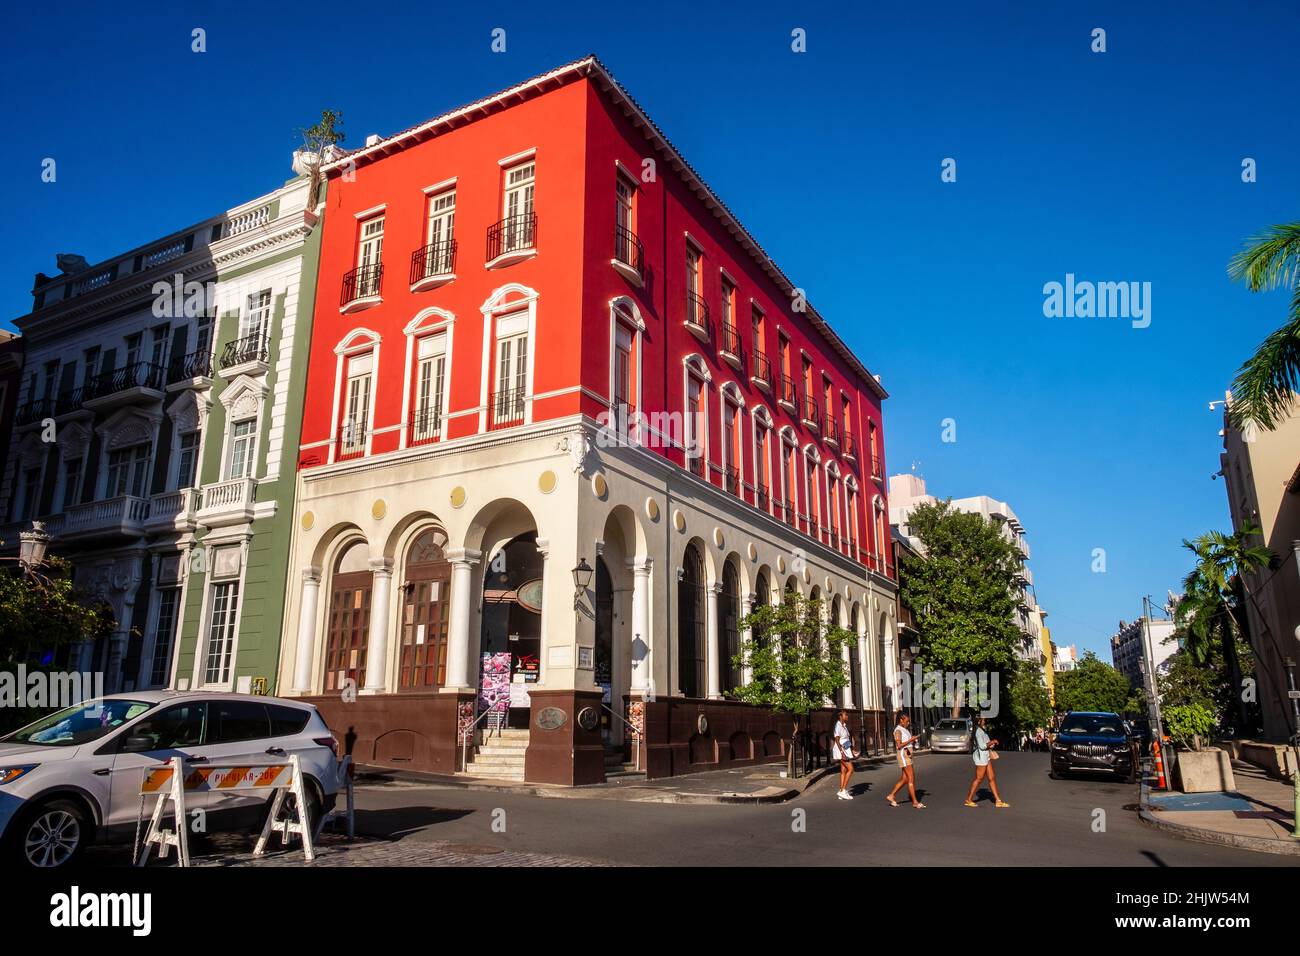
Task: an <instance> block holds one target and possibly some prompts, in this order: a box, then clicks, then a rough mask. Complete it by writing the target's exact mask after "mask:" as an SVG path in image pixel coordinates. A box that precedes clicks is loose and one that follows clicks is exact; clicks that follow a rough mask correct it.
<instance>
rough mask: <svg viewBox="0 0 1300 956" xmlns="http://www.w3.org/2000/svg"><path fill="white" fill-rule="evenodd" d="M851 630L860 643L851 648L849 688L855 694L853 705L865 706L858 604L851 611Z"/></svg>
mask: <svg viewBox="0 0 1300 956" xmlns="http://www.w3.org/2000/svg"><path fill="white" fill-rule="evenodd" d="M849 630H850V631H851V632H853V635H854V637H857V639H858V643H857V644H854V645H853V646H852V647H850V648H849V690H850V692H851V693H852V694H853V700H852V705H853V706H854V707H863V706H865V704H866V702H865V701H863V699H862V663H861V662H862V648H861V646H860V645H861V643H862V637H861V636H860V635H859V634H858V606H857V605H856V604H854V605H853V607H852V608H851V609H850V611H849Z"/></svg>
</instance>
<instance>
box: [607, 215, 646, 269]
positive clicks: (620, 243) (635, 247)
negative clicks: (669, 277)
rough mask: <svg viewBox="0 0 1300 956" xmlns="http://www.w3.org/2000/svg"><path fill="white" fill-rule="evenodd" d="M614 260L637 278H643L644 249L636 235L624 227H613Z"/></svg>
mask: <svg viewBox="0 0 1300 956" xmlns="http://www.w3.org/2000/svg"><path fill="white" fill-rule="evenodd" d="M614 258H615V260H617V261H618V262H621V263H623V265H625V266H627V267H628V268H629V269H631V270H632V271H633V272H635V273H636V274H637V276H638V277H639V278H641V279H644V278H645V249H644V247H643V246H642V245H641V240H640V239H638V238H637V236H636V233H635V232H633V231H632V230H631V229H629V228H627V227H626V226H617V225H616V226H615V227H614Z"/></svg>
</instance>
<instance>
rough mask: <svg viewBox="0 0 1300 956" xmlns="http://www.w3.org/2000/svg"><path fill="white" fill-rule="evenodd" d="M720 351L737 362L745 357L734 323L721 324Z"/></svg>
mask: <svg viewBox="0 0 1300 956" xmlns="http://www.w3.org/2000/svg"><path fill="white" fill-rule="evenodd" d="M722 351H723V352H724V353H725V354H727V355H730V356H731V357H732V358H734V359H735V360H736V361H737V362H743V361H744V359H745V350H744V348H743V347H742V346H741V344H740V333H739V332H737V331H736V327H735V326H734V325H723V326H722Z"/></svg>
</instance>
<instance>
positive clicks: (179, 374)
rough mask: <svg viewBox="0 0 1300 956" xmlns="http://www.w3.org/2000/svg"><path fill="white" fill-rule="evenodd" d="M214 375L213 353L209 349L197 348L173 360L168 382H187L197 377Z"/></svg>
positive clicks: (168, 373)
mask: <svg viewBox="0 0 1300 956" xmlns="http://www.w3.org/2000/svg"><path fill="white" fill-rule="evenodd" d="M211 377H212V353H211V352H210V351H209V350H207V349H196V350H195V351H193V352H190V353H189V354H188V355H184V356H182V357H181V358H178V359H177V360H176V361H174V362H172V365H171V368H170V369H168V371H167V384H168V385H175V384H176V383H177V382H186V381H189V380H190V379H195V378H211Z"/></svg>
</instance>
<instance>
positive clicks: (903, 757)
mask: <svg viewBox="0 0 1300 956" xmlns="http://www.w3.org/2000/svg"><path fill="white" fill-rule="evenodd" d="M898 765H899V766H900V767H910V766H912V757H911V754H910V753H909V752H908V751H907V750H900V751H899V752H898Z"/></svg>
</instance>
